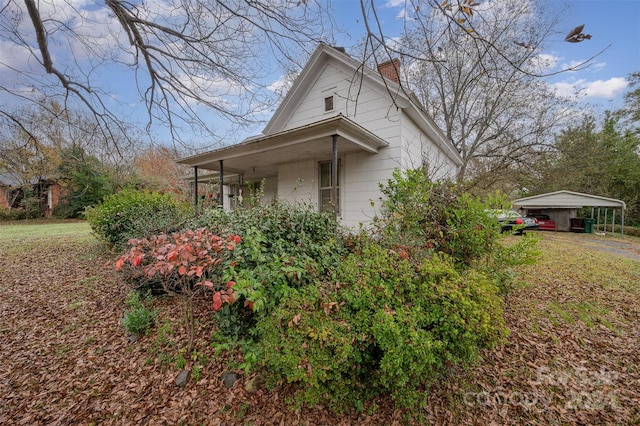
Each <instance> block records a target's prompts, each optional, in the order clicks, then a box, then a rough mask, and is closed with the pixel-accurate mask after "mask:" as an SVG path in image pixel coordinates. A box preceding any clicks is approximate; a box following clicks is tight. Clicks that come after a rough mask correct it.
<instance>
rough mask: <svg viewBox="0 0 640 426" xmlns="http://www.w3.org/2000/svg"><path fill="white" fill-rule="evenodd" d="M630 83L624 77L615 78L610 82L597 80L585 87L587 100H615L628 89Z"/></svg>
mask: <svg viewBox="0 0 640 426" xmlns="http://www.w3.org/2000/svg"><path fill="white" fill-rule="evenodd" d="M628 85H629V82H628V81H627V80H626V79H625V78H622V77H613V78H610V79H609V80H606V81H605V80H596V81H592V82H590V83H588V84H587V85H586V86H585V96H586V97H587V98H613V97H615V96H617V95H618V94H619V93H620V92H622V91H623V90H624V89H626V88H627V86H628Z"/></svg>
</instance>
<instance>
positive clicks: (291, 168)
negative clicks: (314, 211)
mask: <svg viewBox="0 0 640 426" xmlns="http://www.w3.org/2000/svg"><path fill="white" fill-rule="evenodd" d="M278 198H279V199H280V200H283V201H286V202H289V203H292V204H295V203H303V204H311V205H313V206H316V207H317V206H318V163H317V162H316V161H315V160H305V161H296V162H293V163H286V164H281V165H280V166H278Z"/></svg>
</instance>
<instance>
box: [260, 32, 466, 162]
mask: <svg viewBox="0 0 640 426" xmlns="http://www.w3.org/2000/svg"><path fill="white" fill-rule="evenodd" d="M329 63H332V64H334V65H336V66H337V67H338V68H341V69H343V70H346V71H347V72H351V73H353V75H354V79H355V77H356V76H361V77H362V78H363V79H364V80H366V83H367V84H368V85H369V86H370V87H372V88H373V89H375V90H378V91H379V92H381V93H385V94H387V96H389V100H390V101H393V102H394V103H395V105H396V106H397V107H398V108H400V109H402V110H404V112H405V113H406V114H407V116H408V117H409V118H411V120H413V121H414V123H415V124H416V125H417V126H418V127H419V128H420V129H421V130H422V131H423V132H424V133H425V134H427V135H428V136H429V137H430V139H431V140H433V142H434V143H435V144H436V145H437V146H438V147H439V148H440V149H441V150H442V151H443V152H444V153H445V154H446V155H447V157H449V158H450V159H451V160H452V161H453V162H454V163H456V164H457V165H462V163H463V161H462V157H461V156H460V153H459V152H458V150H457V149H456V148H455V147H454V146H453V144H452V143H451V141H449V140H447V138H446V136H445V135H444V133H443V132H442V130H441V129H440V128H439V127H438V125H437V124H436V123H435V122H434V121H433V119H432V118H431V117H430V116H429V115H428V114H426V113H425V112H424V111H423V110H422V108H420V107H419V106H418V105H417V101H416V99H415V98H414V96H412V95H411V94H409V93H406V92H405V90H404V89H403V88H402V86H401V85H400V84H398V83H396V82H394V81H392V80H389V79H386V78H383V77H382V76H381V75H380V73H379V72H377V71H374V70H372V69H370V68H368V67H366V66H363V65H362V64H361V63H360V62H358V61H356V60H355V59H353V58H352V57H351V56H349V55H347V54H346V53H345V52H344V51H343V50H341V49H337V48H334V47H331V46H328V45H326V44H324V43H321V44H320V45H319V46H318V47H317V48H316V50H315V52H314V53H313V54H312V55H311V58H310V59H309V61H308V62H307V64H306V65H305V67H304V68H303V69H302V71H301V72H300V75H299V76H298V78H296V80H295V81H294V83H293V85H292V86H291V88H290V89H289V91H288V92H287V95H286V96H285V98H284V99H283V100H282V102H281V103H280V105H279V106H278V108H277V109H276V111H275V113H274V114H273V116H272V117H271V120H269V123H267V125H266V126H265V128H264V131H263V133H264V134H265V135H269V134H271V133H278V132H281V131H283V130H284V128H285V126H286V124H287V122H288V120H289V118H290V117H291V116H292V115H293V113H294V112H295V111H296V109H297V108H298V107H299V106H300V104H301V103H302V102H303V101H304V99H305V97H306V95H307V93H308V92H309V90H311V87H312V86H313V83H314V82H315V81H316V79H317V78H318V77H319V76H320V75H321V74H322V72H323V70H324V69H325V67H326V66H327V64H329Z"/></svg>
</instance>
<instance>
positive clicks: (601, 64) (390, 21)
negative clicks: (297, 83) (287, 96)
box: [332, 0, 640, 110]
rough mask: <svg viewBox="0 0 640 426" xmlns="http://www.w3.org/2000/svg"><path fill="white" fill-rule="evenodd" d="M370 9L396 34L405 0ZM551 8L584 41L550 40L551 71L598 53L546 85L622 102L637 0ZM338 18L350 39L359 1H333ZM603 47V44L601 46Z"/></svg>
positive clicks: (631, 68) (355, 35) (611, 103)
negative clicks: (586, 36)
mask: <svg viewBox="0 0 640 426" xmlns="http://www.w3.org/2000/svg"><path fill="white" fill-rule="evenodd" d="M375 4H376V10H377V12H378V15H379V18H380V20H381V21H382V23H383V25H384V27H385V31H386V32H387V35H388V36H390V37H394V36H396V35H398V34H399V31H400V29H401V25H402V16H403V10H404V8H405V6H406V1H405V0H380V1H378V0H376V1H375ZM547 4H549V5H550V6H551V7H561V6H562V5H566V9H565V10H564V11H563V13H562V14H561V17H562V19H561V23H560V25H559V29H561V30H563V31H564V33H563V34H567V33H569V32H570V31H571V30H572V29H573V28H575V27H577V26H578V25H581V24H584V25H585V27H584V30H583V31H584V32H585V33H588V34H591V35H592V38H591V39H590V40H585V41H583V42H581V43H567V42H565V41H564V40H563V38H564V37H563V36H558V37H554V38H552V39H551V41H550V43H549V46H548V49H547V50H545V51H544V52H543V53H544V54H545V55H546V56H548V58H549V59H551V60H552V61H553V63H555V64H556V67H555V68H554V69H553V70H552V71H557V70H559V69H561V68H567V67H570V66H572V65H574V64H577V63H580V62H583V61H585V60H587V59H589V58H591V57H592V56H594V55H596V54H597V53H598V52H600V51H602V50H604V49H606V50H604V52H603V53H602V54H600V55H599V56H597V57H596V58H594V59H593V61H592V64H591V65H590V66H589V67H587V68H586V69H583V70H580V71H575V72H566V73H562V74H560V75H557V76H554V77H550V78H548V79H547V80H548V81H549V84H552V85H553V87H554V88H555V89H556V90H557V91H558V93H560V94H563V95H565V96H567V97H570V96H572V95H573V93H574V92H575V90H576V89H579V90H581V97H580V101H581V102H585V103H589V104H592V105H595V106H596V107H597V109H599V110H605V109H609V110H611V109H616V108H620V107H621V106H622V102H623V101H622V96H623V94H624V92H625V90H626V89H627V88H628V75H629V74H630V73H632V72H640V1H639V0H569V1H567V2H565V3H560V2H559V1H555V0H551V1H549V2H548V3H547ZM332 6H333V8H334V9H335V10H336V12H337V13H336V18H337V19H338V22H339V23H340V24H342V25H344V26H345V27H347V28H348V29H349V31H348V34H343V35H340V36H339V38H338V42H339V43H338V44H340V43H342V44H343V45H345V46H347V47H348V46H350V45H353V44H355V43H356V42H357V41H358V40H359V37H360V34H359V32H360V31H362V18H361V12H360V2H359V1H358V0H333V1H332ZM607 46H609V47H607Z"/></svg>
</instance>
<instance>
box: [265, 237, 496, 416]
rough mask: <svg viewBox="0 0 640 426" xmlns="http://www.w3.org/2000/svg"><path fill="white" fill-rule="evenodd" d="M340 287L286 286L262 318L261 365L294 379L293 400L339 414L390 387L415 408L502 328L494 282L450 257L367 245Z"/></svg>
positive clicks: (343, 273)
mask: <svg viewBox="0 0 640 426" xmlns="http://www.w3.org/2000/svg"><path fill="white" fill-rule="evenodd" d="M338 283H339V284H337V285H333V286H330V285H327V284H325V285H323V286H320V287H318V288H315V289H314V288H313V287H309V288H308V289H307V290H305V291H299V292H298V291H295V292H292V293H291V294H290V295H289V296H288V297H287V298H286V299H284V300H283V301H282V303H281V304H280V305H279V306H278V307H277V308H276V309H275V310H274V312H273V314H272V315H270V316H269V317H266V318H265V319H264V320H263V321H261V323H260V324H259V329H260V331H261V335H262V340H261V345H262V353H263V363H264V365H265V366H266V367H267V368H268V370H269V371H271V372H273V373H274V374H275V375H276V377H277V379H278V380H281V381H287V382H290V383H297V384H299V385H300V386H299V391H298V394H297V396H296V400H297V403H298V404H299V405H300V404H307V405H309V406H312V405H314V404H317V403H322V404H325V405H327V406H329V407H331V408H332V409H334V410H336V411H343V410H348V409H350V408H361V407H362V406H363V405H364V403H365V401H366V400H367V399H369V398H371V397H372V396H374V395H375V394H381V393H388V394H389V395H390V396H391V398H392V399H393V401H394V402H395V403H396V404H398V405H400V406H405V407H410V408H411V407H415V406H417V405H419V403H420V401H421V393H420V389H423V388H424V386H427V385H429V384H431V383H432V382H433V381H434V380H436V379H437V378H438V377H439V376H440V375H441V374H442V373H443V372H445V371H446V370H447V368H449V367H450V366H452V365H456V364H461V363H468V362H470V361H472V360H473V359H474V358H475V357H476V355H477V353H478V350H479V349H481V348H485V347H491V346H493V345H495V344H496V343H498V342H500V341H501V339H503V338H504V337H505V336H506V334H507V329H506V328H505V326H504V320H503V318H502V299H501V298H500V296H499V295H498V288H497V287H496V286H495V285H494V284H493V283H492V281H491V279H489V278H488V277H487V276H485V275H484V274H482V273H480V272H477V271H467V272H464V273H461V272H459V271H458V270H456V268H455V264H454V261H453V260H452V259H451V258H450V257H449V256H447V255H442V254H434V255H432V256H431V257H430V258H427V259H424V260H423V261H422V263H421V264H420V265H419V266H417V267H416V266H415V265H413V264H412V263H411V262H410V261H409V260H408V259H403V258H402V256H401V255H399V254H398V253H396V252H394V251H390V250H388V249H383V248H381V247H380V246H378V245H377V244H374V243H364V246H363V247H362V251H361V252H360V253H357V254H352V255H349V256H348V257H347V258H346V259H345V261H344V262H343V263H342V264H341V265H340V267H339V271H338Z"/></svg>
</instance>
